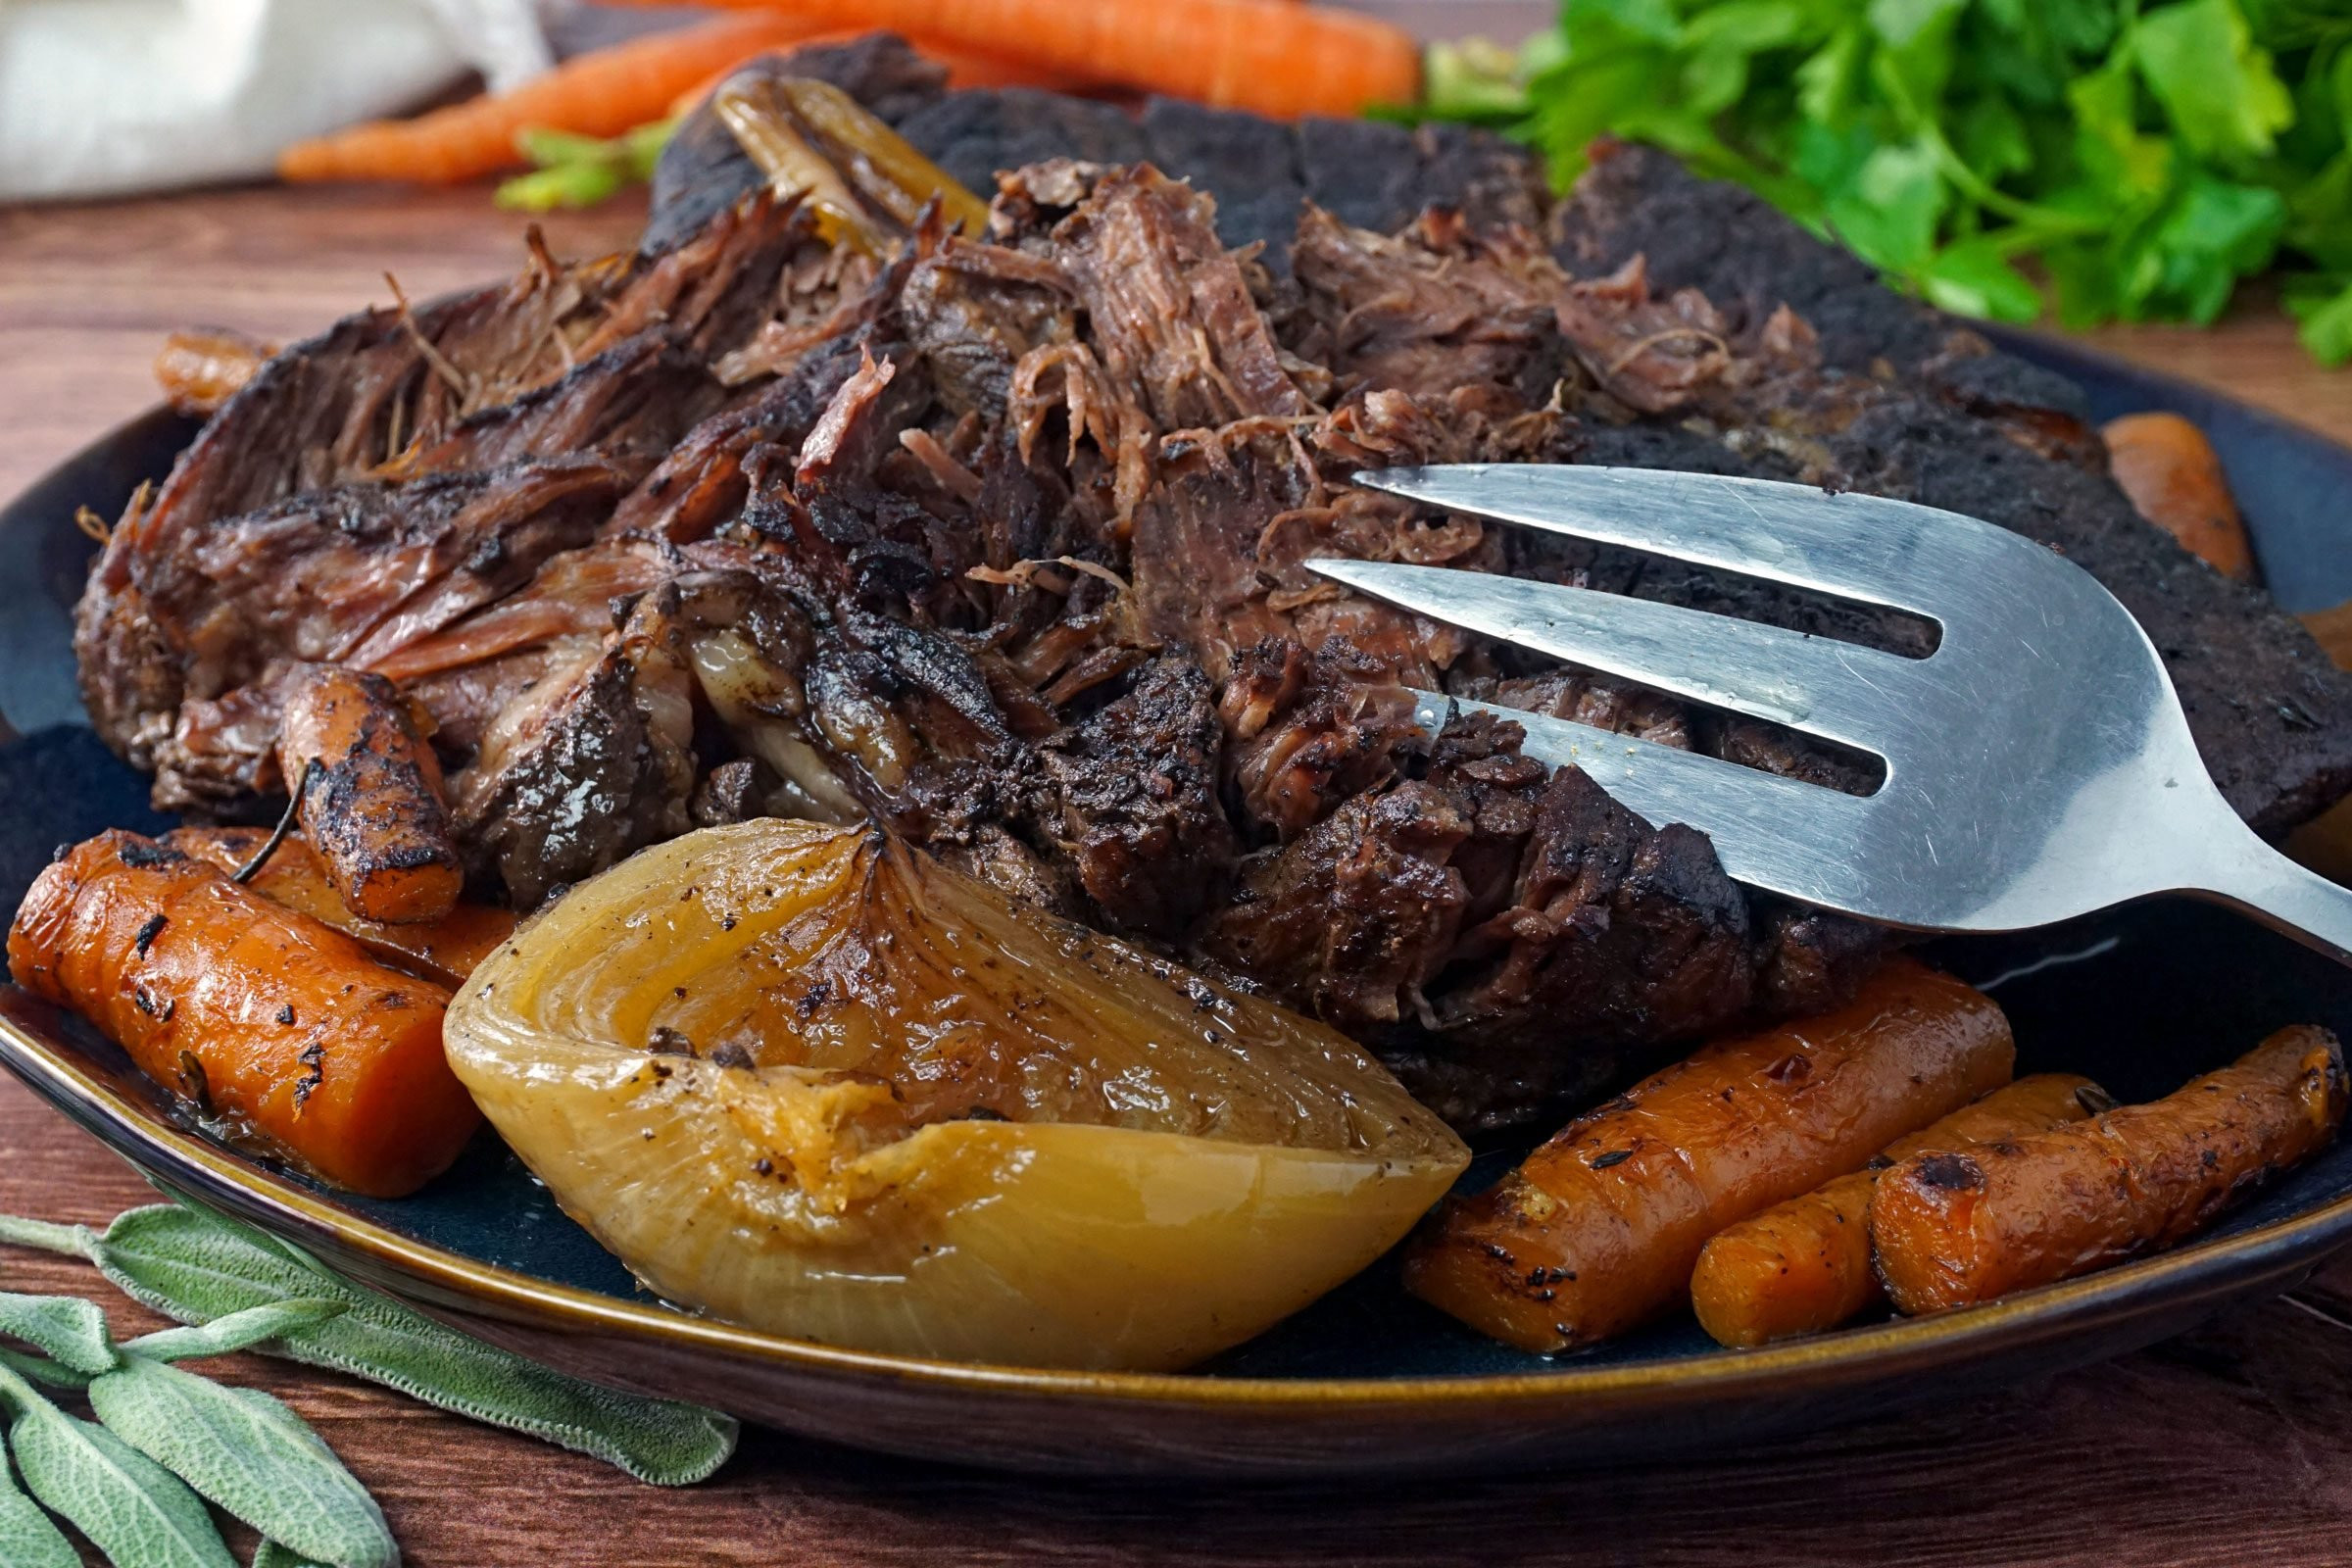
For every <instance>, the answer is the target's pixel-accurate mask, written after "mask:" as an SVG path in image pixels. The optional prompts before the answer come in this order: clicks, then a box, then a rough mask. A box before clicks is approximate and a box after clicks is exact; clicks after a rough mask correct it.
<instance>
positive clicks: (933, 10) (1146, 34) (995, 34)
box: [627, 0, 1421, 116]
mask: <svg viewBox="0 0 2352 1568" xmlns="http://www.w3.org/2000/svg"><path fill="white" fill-rule="evenodd" d="M627 3H629V4H636V5H650V4H656V3H659V0H627ZM719 3H721V4H723V5H726V6H729V7H733V8H738V9H752V10H764V11H770V12H774V13H777V14H780V15H784V16H788V17H791V18H793V19H795V20H797V21H799V22H802V23H805V24H807V25H810V26H811V27H865V28H887V29H889V30H891V31H893V32H902V33H905V34H907V36H909V37H914V38H922V39H926V40H930V41H933V42H936V43H939V44H944V45H950V46H953V47H956V48H959V49H972V50H978V51H981V52H983V53H1006V52H1009V53H1011V54H1013V55H1014V56H1016V57H1017V58H1019V59H1021V60H1024V61H1027V62H1029V63H1031V64H1033V65H1036V66H1039V67H1042V68H1045V69H1048V70H1052V71H1056V72H1063V73H1068V74H1070V75H1074V76H1085V77H1089V78H1091V79H1093V80H1097V81H1103V82H1110V83H1115V84H1117V85H1119V86H1125V87H1136V88H1141V89H1143V90H1145V91H1147V92H1159V93H1166V94H1167V95H1168V96H1170V97H1173V98H1193V99H1198V100H1200V101H1201V102H1202V103H1207V104H1215V105H1218V106H1220V107H1222V108H1228V109H1248V110H1251V111H1254V112H1255V113H1258V114H1261V115H1275V116H1294V115H1352V114H1356V113H1358V112H1359V111H1361V110H1363V109H1365V108H1367V107H1369V106H1371V105H1374V104H1409V103H1411V102H1412V101H1413V100H1414V99H1416V98H1418V97H1419V96H1420V92H1421V47H1420V45H1419V44H1418V43H1417V42H1415V41H1414V39H1413V35H1412V34H1411V33H1409V32H1406V31H1405V30H1404V29H1403V28H1401V27H1398V26H1396V25H1392V24H1390V23H1386V22H1382V21H1379V20H1378V19H1376V18H1372V17H1366V16H1360V15H1357V14H1355V13H1353V12H1348V11H1340V10H1336V9H1332V8H1328V7H1324V6H1311V5H1297V4H1294V3H1293V0H1185V3H1184V4H1182V5H1105V4H1103V0H719Z"/></svg>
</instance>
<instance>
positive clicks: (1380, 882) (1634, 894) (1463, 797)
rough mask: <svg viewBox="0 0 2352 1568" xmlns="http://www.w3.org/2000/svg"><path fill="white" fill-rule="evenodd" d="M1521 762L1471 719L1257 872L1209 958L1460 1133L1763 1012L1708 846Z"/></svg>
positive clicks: (1749, 943) (1842, 977)
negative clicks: (1362, 1045) (1394, 1077)
mask: <svg viewBox="0 0 2352 1568" xmlns="http://www.w3.org/2000/svg"><path fill="white" fill-rule="evenodd" d="M1518 741H1519V736H1518V733H1517V726H1516V725H1510V724H1502V723H1497V722H1496V721H1495V720H1493V719H1490V718H1485V717H1483V716H1482V717H1470V718H1457V719H1456V720H1454V721H1453V722H1452V723H1450V724H1448V725H1447V727H1446V730H1445V731H1444V732H1443V733H1442V734H1441V735H1440V736H1439V737H1438V738H1437V740H1436V742H1435V743H1434V745H1433V746H1432V748H1431V750H1430V754H1429V757H1428V760H1427V763H1426V770H1425V771H1423V772H1421V775H1420V776H1418V777H1410V778H1405V779H1402V780H1400V781H1398V782H1397V783H1395V784H1393V785H1390V786H1387V787H1383V788H1377V789H1374V790H1370V791H1367V792H1365V793H1363V794H1360V795H1357V796H1355V797H1353V798H1351V799H1349V800H1348V801H1347V802H1345V803H1343V804H1342V805H1341V806H1340V807H1339V809H1337V810H1335V811H1334V812H1332V813H1331V814H1330V815H1329V816H1327V817H1325V818H1324V819H1323V820H1322V821H1320V822H1318V823H1317V824H1315V825H1314V826H1313V827H1311V828H1309V829H1308V830H1307V831H1306V832H1305V833H1304V834H1302V835H1301V836H1299V838H1297V839H1295V840H1293V841H1292V842H1291V843H1290V844H1288V845H1286V846H1284V847H1283V848H1282V849H1281V850H1279V851H1276V852H1271V853H1268V854H1264V855H1261V856H1260V857H1258V858H1255V859H1254V860H1252V861H1251V862H1249V863H1248V864H1247V865H1246V866H1245V869H1244V873H1243V879H1242V883H1241V886H1240V888H1239V889H1238V891H1237V893H1236V896H1235V897H1234V899H1233V900H1232V901H1231V902H1230V903H1229V904H1228V905H1227V906H1226V907H1224V908H1223V909H1222V910H1219V911H1218V912H1216V913H1215V914H1214V915H1212V916H1211V917H1210V919H1209V920H1208V921H1207V922H1205V923H1204V925H1203V926H1202V927H1201V930H1200V932H1199V933H1198V936H1197V941H1198V943H1199V946H1200V948H1201V951H1202V952H1203V953H1204V954H1205V955H1206V956H1208V957H1209V958H1211V959H1212V960H1213V961H1215V962H1217V963H1219V964H1222V965H1225V966H1228V967H1230V968H1232V969H1235V970H1238V971H1240V972H1241V973H1244V974H1247V975H1250V977H1251V978H1253V979H1255V980H1257V981H1259V982H1260V983H1262V984H1265V985H1266V986H1268V987H1269V988H1270V989H1272V990H1273V991H1274V993H1275V994H1276V995H1278V996H1280V997H1282V998H1283V999H1284V1000H1286V1001H1288V1002H1289V1003H1291V1004H1292V1005H1295V1006H1299V1007H1300V1008H1302V1009H1304V1010H1307V1011H1311V1012H1313V1013H1314V1014H1316V1015H1317V1016H1319V1017H1322V1018H1324V1019H1326V1020H1327V1021H1329V1022H1332V1023H1334V1024H1337V1025H1338V1026H1339V1027H1341V1028H1343V1029H1346V1030H1348V1032H1349V1033H1351V1034H1353V1035H1355V1036H1356V1037H1357V1038H1359V1039H1366V1040H1370V1041H1372V1042H1374V1043H1375V1044H1376V1045H1377V1046H1378V1047H1379V1049H1380V1050H1381V1052H1382V1054H1383V1055H1384V1056H1385V1057H1387V1058H1388V1059H1389V1060H1390V1062H1391V1063H1392V1065H1394V1066H1396V1067H1397V1071H1398V1072H1399V1074H1400V1075H1401V1076H1403V1077H1404V1079H1405V1081H1406V1083H1407V1084H1408V1085H1409V1086H1410V1087H1411V1088H1412V1089H1413V1090H1414V1092H1415V1094H1416V1095H1417V1096H1419V1097H1420V1098H1421V1099H1422V1100H1423V1101H1424V1103H1428V1104H1429V1105H1431V1107H1432V1108H1434V1109H1436V1110H1438V1111H1439V1113H1440V1114H1442V1115H1444V1116H1445V1117H1446V1119H1447V1120H1448V1121H1449V1122H1452V1123H1453V1124H1454V1125H1455V1126H1458V1127H1464V1128H1478V1127H1495V1126H1501V1125H1506V1124H1509V1123H1512V1122H1515V1121H1519V1120H1522V1119H1524V1118H1525V1117H1527V1116H1528V1115H1529V1114H1530V1113H1531V1112H1532V1111H1534V1110H1535V1109H1537V1108H1539V1107H1541V1106H1544V1105H1547V1104H1552V1103H1559V1102H1560V1101H1562V1100H1563V1099H1566V1098H1570V1097H1573V1096H1576V1095H1580V1094H1587V1093H1590V1092H1591V1091H1592V1090H1593V1089H1594V1088H1595V1087H1597V1086H1598V1085H1600V1084H1602V1083H1605V1082H1607V1081H1609V1080H1610V1079H1612V1078H1615V1077H1617V1076H1619V1075H1620V1074H1621V1073H1622V1072H1623V1071H1624V1069H1625V1067H1626V1066H1627V1064H1628V1063H1629V1062H1632V1061H1637V1060H1639V1059H1640V1058H1641V1055H1642V1053H1643V1052H1644V1051H1646V1050H1647V1049H1649V1048H1650V1047H1652V1046H1654V1045H1655V1044H1656V1043H1657V1042H1660V1041H1666V1040H1679V1039H1689V1038H1691V1037H1692V1036H1693V1035H1696V1034H1699V1033H1703V1032H1704V1031H1706V1030H1709V1029H1713V1028H1718V1027H1721V1026H1723V1025H1725V1024H1727V1023H1730V1022H1732V1021H1734V1020H1737V1019H1738V1018H1740V1017H1741V1016H1743V1015H1745V1014H1747V1013H1748V1012H1749V1010H1750V1009H1751V1007H1752V1006H1753V1005H1755V1003H1756V1001H1757V1000H1758V992H1757V984H1756V980H1757V973H1758V967H1759V963H1760V961H1761V955H1760V954H1759V951H1758V949H1759V945H1758V943H1757V942H1756V940H1755V938H1754V936H1753V934H1752V927H1751V922H1750V917H1749V914H1748V909H1747V904H1746V901H1745V899H1744V898H1743V897H1742V896H1741V894H1740V890H1739V889H1738V888H1737V887H1736V886H1734V885H1733V884H1732V883H1731V881H1730V880H1729V879H1728V878H1726V877H1725V876H1724V875H1723V872H1722V869H1721V867H1719V866H1718V865H1717V864H1716V863H1715V857H1714V852H1713V850H1712V849H1711V848H1710V847H1709V846H1708V844H1707V841H1706V839H1705V838H1704V836H1702V835H1700V834H1698V833H1696V832H1694V831H1693V830H1691V829H1690V828H1687V827H1681V826H1669V827H1666V828H1664V829H1652V828H1650V827H1649V826H1647V825H1646V824H1644V823H1643V822H1642V820H1641V819H1640V818H1638V817H1636V816H1634V815H1633V813H1631V812H1630V811H1627V810H1626V809H1624V808H1623V807H1620V806H1618V805H1617V804H1616V803H1615V802H1614V801H1612V800H1610V799H1609V798H1608V797H1607V796H1606V795H1605V794H1604V793H1602V791H1601V790H1600V789H1599V788H1598V787H1597V786H1596V785H1594V784H1593V782H1592V781H1591V780H1590V779H1588V778H1586V777H1585V775H1584V774H1583V773H1582V772H1580V771H1578V770H1577V769H1574V768H1563V769H1561V770H1559V771H1558V772H1556V773H1547V770H1546V769H1545V768H1544V767H1543V766H1541V765H1540V764H1538V763H1535V762H1533V761H1531V760H1529V759H1527V758H1525V757H1522V756H1520V755H1518V751H1517V745H1518ZM1830 978H1831V979H1832V980H1835V981H1847V982H1850V981H1851V980H1852V979H1853V978H1854V976H1852V975H1850V974H1847V973H1843V972H1839V973H1838V974H1836V975H1833V976H1831V977H1830ZM1795 984H1796V982H1795V979H1794V977H1793V975H1792V976H1791V980H1790V985H1791V988H1792V989H1794V987H1795ZM1810 995H1811V1000H1816V1001H1818V1000H1819V998H1818V995H1817V994H1810ZM1570 1042H1573V1045H1572V1046H1571V1045H1570Z"/></svg>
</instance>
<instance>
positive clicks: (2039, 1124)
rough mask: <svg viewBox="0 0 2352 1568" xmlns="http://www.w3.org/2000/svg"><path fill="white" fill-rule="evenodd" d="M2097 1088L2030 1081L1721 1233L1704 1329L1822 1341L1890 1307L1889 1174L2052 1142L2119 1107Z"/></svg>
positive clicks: (1733, 1337) (1745, 1337) (1703, 1286)
mask: <svg viewBox="0 0 2352 1568" xmlns="http://www.w3.org/2000/svg"><path fill="white" fill-rule="evenodd" d="M2112 1103H2113V1102H2111V1101H2108V1100H2107V1099H2106V1097H2105V1095H2104V1094H2103V1093H2102V1092H2101V1090H2100V1089H2099V1086H2098V1085H2096V1084H2094V1083H2092V1082H2091V1081H2090V1080H2089V1079H2087V1078H2081V1077H2077V1076H2076V1075H2075V1074H2073V1073H2065V1072H2045V1073H2037V1074H2035V1075H2034V1077H2032V1078H2020V1079H2019V1080H2018V1081H2017V1082H2015V1083H2013V1084H2011V1085H2009V1086H2008V1087H2007V1088H2005V1089H1996V1090H1994V1091H1993V1092H1992V1093H1991V1094H1989V1095H1986V1096H1985V1098H1984V1099H1983V1100H1980V1101H1977V1102H1976V1103H1973V1104H1968V1105H1963V1106H1961V1107H1960V1108H1959V1109H1958V1110H1955V1111H1953V1112H1952V1113H1951V1114H1950V1115H1949V1116H1946V1117H1944V1118H1943V1120H1941V1121H1939V1122H1936V1124H1935V1125H1934V1126H1932V1127H1926V1128H1922V1129H1921V1130H1920V1131H1918V1132H1915V1133H1913V1134H1911V1135H1910V1136H1909V1137H1907V1138H1898V1139H1896V1140H1895V1141H1894V1142H1893V1143H1892V1144H1890V1145H1888V1146H1887V1150H1886V1152H1884V1153H1882V1154H1881V1155H1880V1156H1879V1157H1878V1158H1877V1159H1874V1160H1872V1161H1871V1163H1870V1168H1869V1169H1867V1170H1857V1171H1849V1172H1847V1173H1846V1174H1845V1175H1843V1176H1839V1177H1838V1178H1836V1179H1835V1180H1833V1181H1828V1182H1824V1183H1823V1184H1822V1185H1821V1186H1819V1187H1816V1188H1815V1189H1813V1191H1811V1192H1809V1193H1806V1194H1805V1195H1804V1196H1802V1197H1801V1198H1791V1199H1789V1201H1787V1202H1785V1203H1777V1204H1775V1205H1774V1206H1772V1207H1771V1208H1768V1209H1766V1210H1764V1212H1763V1213H1761V1214H1758V1215H1756V1216H1754V1217H1753V1218H1751V1219H1744V1220H1741V1221H1740V1223H1739V1224H1737V1225H1734V1226H1733V1227H1731V1229H1729V1230H1726V1231H1722V1232H1719V1233H1718V1234H1717V1235H1716V1236H1715V1238H1714V1239H1713V1240H1711V1241H1709V1242H1708V1243H1707V1247H1706V1250H1705V1251H1702V1252H1700V1253H1699V1254H1698V1267H1697V1268H1695V1269H1693V1270H1692V1271H1691V1308H1692V1309H1693V1310H1694V1311H1696V1312H1697V1314H1698V1325H1699V1327H1700V1328H1703V1329H1705V1330H1706V1331H1707V1332H1708V1333H1709V1334H1711V1335H1713V1336H1714V1337H1715V1338H1716V1339H1717V1340H1718V1341H1719V1342H1721V1343H1722V1344H1725V1345H1764V1344H1767V1343H1769V1342H1770V1341H1773V1340H1786V1339H1789V1338H1792V1337H1794V1336H1796V1335H1799V1334H1821V1333H1824V1332H1826V1331H1828V1330H1830V1329H1834V1328H1836V1327H1837V1326H1838V1324H1840V1323H1843V1322H1846V1321H1847V1320H1849V1319H1851V1318H1854V1317H1858V1316H1860V1315H1861V1314H1862V1313H1863V1312H1866V1311H1868V1310H1869V1309H1870V1307H1871V1306H1872V1305H1873V1304H1874V1303H1884V1302H1885V1300H1886V1299H1887V1298H1886V1294H1885V1293H1884V1292H1882V1291H1881V1290H1880V1289H1879V1279H1878V1276H1877V1275H1876V1274H1874V1273H1872V1272H1871V1266H1870V1265H1871V1256H1870V1193H1871V1189H1872V1188H1873V1187H1875V1186H1877V1185H1878V1180H1879V1172H1880V1171H1882V1170H1885V1169H1886V1168H1887V1166H1889V1165H1891V1164H1893V1163H1894V1162H1895V1161H1897V1160H1902V1159H1908V1158H1910V1157H1911V1156H1912V1155H1913V1154H1917V1153H1922V1152H1926V1151H1928V1150H1935V1149H1945V1150H1950V1149H1967V1148H1970V1147H1973V1146H1974V1145H1977V1144H1984V1143H1992V1142H1996V1141H1998V1140H2000V1139H2003V1138H2015V1137H2018V1136H2019V1135H2021V1134H2024V1133H2038V1132H2047V1131H2048V1130H2049V1129H2050V1128H2052V1127H2057V1126H2061V1125H2063V1124H2065V1123H2067V1122H2070V1121H2080V1120H2081V1119H2082V1117H2084V1116H2088V1115H2090V1114H2092V1113H2093V1112H2094V1111H2096V1110H2098V1109H2099V1108H2100V1106H2101V1105H2102V1104H2112Z"/></svg>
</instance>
